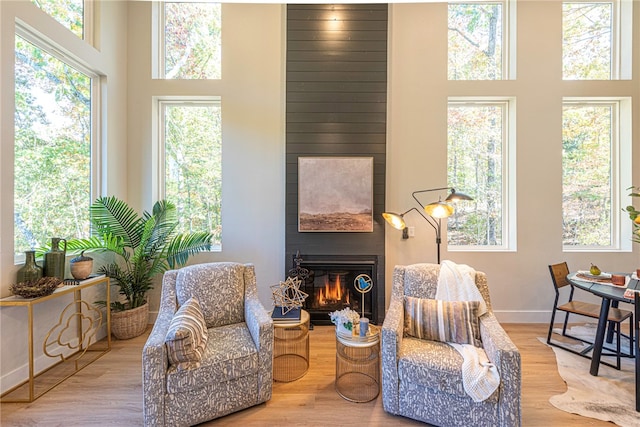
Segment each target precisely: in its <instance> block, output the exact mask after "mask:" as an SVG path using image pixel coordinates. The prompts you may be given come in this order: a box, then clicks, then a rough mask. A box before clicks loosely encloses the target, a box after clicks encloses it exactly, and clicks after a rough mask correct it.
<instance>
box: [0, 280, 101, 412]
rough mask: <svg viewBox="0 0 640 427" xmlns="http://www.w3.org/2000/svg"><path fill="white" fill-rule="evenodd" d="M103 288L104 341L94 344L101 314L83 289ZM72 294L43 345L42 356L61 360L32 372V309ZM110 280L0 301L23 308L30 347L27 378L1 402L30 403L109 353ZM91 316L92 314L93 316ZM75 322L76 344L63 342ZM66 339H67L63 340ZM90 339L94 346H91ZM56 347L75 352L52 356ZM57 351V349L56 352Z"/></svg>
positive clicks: (95, 281)
mask: <svg viewBox="0 0 640 427" xmlns="http://www.w3.org/2000/svg"><path fill="white" fill-rule="evenodd" d="M99 285H104V286H105V290H106V302H107V309H106V317H107V319H106V322H105V323H106V326H107V337H106V339H103V340H100V341H99V342H96V341H95V334H96V332H97V331H98V329H99V328H100V327H101V326H102V324H103V314H102V311H100V310H98V309H96V308H95V307H94V305H93V304H90V303H88V302H86V301H84V300H83V299H82V290H83V289H86V288H90V287H94V286H99ZM70 293H73V301H72V302H70V303H69V304H67V306H65V308H64V309H63V310H62V312H61V313H60V318H59V320H58V323H57V324H56V325H54V326H53V327H52V328H51V329H50V330H49V332H48V333H47V335H46V337H45V339H44V342H43V343H42V351H43V353H44V355H46V356H48V357H51V358H59V359H60V360H59V361H58V362H57V363H55V364H54V365H52V366H50V367H48V368H46V369H43V370H41V371H40V372H37V373H36V372H34V371H35V368H34V347H33V340H34V334H33V325H34V320H33V307H34V306H35V305H36V304H40V303H43V302H45V301H49V300H52V299H55V298H60V297H62V296H64V295H68V294H70ZM110 300H111V297H110V290H109V278H108V277H105V276H104V275H102V276H98V277H94V278H90V279H86V280H82V281H80V283H79V284H77V285H64V286H61V287H59V288H58V289H56V290H55V291H54V292H53V293H52V294H51V295H47V296H44V297H39V298H22V297H19V296H16V295H14V296H10V297H7V298H2V299H0V307H26V309H27V318H28V345H29V379H27V380H26V381H24V382H23V383H21V384H19V385H17V386H15V387H13V388H12V389H10V390H8V391H7V392H5V393H3V394H2V396H0V401H1V402H3V403H4V402H33V401H34V400H35V399H37V398H38V397H40V396H42V395H43V394H44V393H46V392H48V391H49V390H51V389H53V388H54V387H55V386H57V385H58V384H60V383H61V382H63V381H64V380H66V379H67V378H69V377H70V376H72V375H74V374H75V373H76V372H78V371H79V370H81V369H82V368H84V367H85V366H87V365H89V364H91V363H93V362H94V361H95V360H97V359H98V358H99V357H101V356H102V355H104V354H106V353H107V352H108V351H109V350H111V313H110V310H109V309H108V307H109V306H110V302H111V301H110ZM90 313H93V314H92V315H91V314H90ZM74 318H75V320H76V328H75V329H76V337H77V340H78V342H77V343H76V344H74V343H69V342H63V333H64V332H65V330H66V329H67V327H69V325H70V324H71V322H72V320H73V319H74ZM64 340H66V338H64ZM92 340H93V344H92ZM54 345H57V346H58V348H62V347H66V348H69V349H71V350H75V352H74V353H72V354H70V355H66V356H65V355H63V354H51V348H52V347H53V346H54ZM59 351H60V350H58V352H59Z"/></svg>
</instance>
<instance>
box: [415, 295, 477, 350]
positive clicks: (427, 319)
mask: <svg viewBox="0 0 640 427" xmlns="http://www.w3.org/2000/svg"><path fill="white" fill-rule="evenodd" d="M479 305H480V303H479V302H478V301H442V300H435V299H423V298H414V297H409V296H405V299H404V333H405V335H409V336H412V337H416V338H422V339H425V340H431V341H441V342H453V343H458V344H472V345H475V346H476V347H481V346H482V344H481V341H480V323H479V320H478V306H479Z"/></svg>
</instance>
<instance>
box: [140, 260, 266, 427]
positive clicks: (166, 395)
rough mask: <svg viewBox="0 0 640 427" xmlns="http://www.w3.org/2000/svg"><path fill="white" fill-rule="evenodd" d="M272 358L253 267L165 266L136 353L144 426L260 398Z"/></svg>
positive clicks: (190, 420) (210, 415) (192, 419)
mask: <svg viewBox="0 0 640 427" xmlns="http://www.w3.org/2000/svg"><path fill="white" fill-rule="evenodd" d="M195 306H197V307H195ZM185 357H186V359H185ZM272 361H273V322H272V320H271V317H270V316H269V314H268V313H267V311H266V310H265V308H264V307H263V306H262V304H261V303H260V300H259V299H258V294H257V287H256V277H255V270H254V267H253V265H251V264H246V265H245V264H238V263H231V262H221V263H208V264H197V265H191V266H188V267H184V268H182V269H180V270H171V271H167V272H166V273H165V274H164V277H163V281H162V297H161V302H160V310H159V313H158V318H157V320H156V322H155V325H154V327H153V330H152V331H151V335H150V336H149V338H148V340H147V342H146V344H145V346H144V348H143V351H142V370H143V377H142V387H143V400H144V401H143V405H144V406H143V414H144V425H145V426H172V427H173V426H187V425H194V424H198V423H202V422H204V421H208V420H211V419H214V418H218V417H221V416H223V415H227V414H229V413H232V412H235V411H239V410H241V409H244V408H248V407H250V406H253V405H257V404H259V403H262V402H265V401H267V400H269V399H270V398H271V387H272Z"/></svg>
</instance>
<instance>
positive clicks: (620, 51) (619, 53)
mask: <svg viewBox="0 0 640 427" xmlns="http://www.w3.org/2000/svg"><path fill="white" fill-rule="evenodd" d="M571 3H573V4H575V3H608V4H611V5H612V7H611V26H612V28H611V37H610V41H611V58H610V61H611V65H610V70H609V78H608V79H602V80H593V79H566V78H565V77H564V71H563V73H562V74H563V75H562V80H563V81H611V80H623V79H625V80H630V79H631V78H632V76H631V70H632V63H631V62H632V60H631V58H632V44H633V43H632V29H633V1H626V0H573V1H571V0H568V1H563V2H562V5H561V7H562V9H564V5H565V4H571ZM562 18H564V16H563V17H562ZM561 31H562V37H563V38H564V25H563V26H562V28H561ZM563 51H564V49H563ZM563 56H564V52H563ZM562 68H563V70H564V63H563V64H562Z"/></svg>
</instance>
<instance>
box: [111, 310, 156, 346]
mask: <svg viewBox="0 0 640 427" xmlns="http://www.w3.org/2000/svg"><path fill="white" fill-rule="evenodd" d="M148 322H149V303H145V304H144V305H141V306H140V307H136V308H134V309H131V310H125V311H112V312H111V333H112V334H113V336H114V337H116V338H118V339H119V340H128V339H131V338H135V337H137V336H139V335H142V333H143V332H144V331H145V329H147V324H148Z"/></svg>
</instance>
